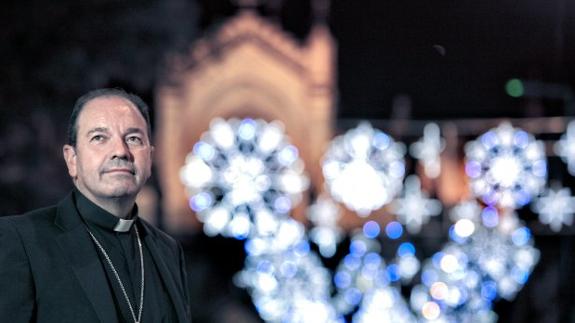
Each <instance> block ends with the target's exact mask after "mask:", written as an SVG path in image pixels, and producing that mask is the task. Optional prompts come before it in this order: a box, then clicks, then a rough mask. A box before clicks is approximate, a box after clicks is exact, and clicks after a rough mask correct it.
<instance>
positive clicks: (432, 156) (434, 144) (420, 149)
mask: <svg viewBox="0 0 575 323" xmlns="http://www.w3.org/2000/svg"><path fill="white" fill-rule="evenodd" d="M444 148H445V140H444V139H442V138H441V136H440V133H439V126H438V125H437V124H435V123H429V124H427V125H425V127H424V128H423V138H421V139H420V140H419V141H417V142H415V143H413V144H412V145H411V146H410V147H409V152H410V154H411V155H412V156H413V157H414V158H416V159H418V160H419V162H420V163H422V164H423V169H424V172H425V175H426V176H427V177H429V178H436V177H437V176H439V173H440V172H441V160H440V154H441V152H442V151H443V149H444Z"/></svg>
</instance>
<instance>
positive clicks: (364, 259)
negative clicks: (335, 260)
mask: <svg viewBox="0 0 575 323" xmlns="http://www.w3.org/2000/svg"><path fill="white" fill-rule="evenodd" d="M379 251H380V246H379V244H378V243H377V242H376V241H375V240H372V239H368V238H366V237H365V236H363V235H361V234H356V235H354V237H353V238H352V241H351V243H350V246H349V253H348V254H347V255H346V256H345V257H344V259H343V260H342V262H341V263H340V264H339V265H338V267H337V269H336V273H335V275H334V277H333V281H334V283H335V286H336V289H337V295H336V296H335V297H334V300H333V303H334V304H335V308H336V310H337V311H338V313H341V314H343V315H345V314H348V313H350V312H351V311H352V310H353V309H354V308H355V307H356V306H358V305H359V304H360V303H361V301H362V299H363V297H364V295H365V294H366V293H368V292H369V291H372V290H373V289H377V288H384V287H386V286H388V285H389V273H388V271H387V266H386V263H385V260H384V259H383V258H382V257H381V255H380V254H379Z"/></svg>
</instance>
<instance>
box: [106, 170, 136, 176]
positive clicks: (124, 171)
mask: <svg viewBox="0 0 575 323" xmlns="http://www.w3.org/2000/svg"><path fill="white" fill-rule="evenodd" d="M104 173H110V174H113V173H124V174H131V175H134V174H135V172H134V170H133V169H131V168H110V169H106V170H105V171H104Z"/></svg>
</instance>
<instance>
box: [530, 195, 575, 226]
mask: <svg viewBox="0 0 575 323" xmlns="http://www.w3.org/2000/svg"><path fill="white" fill-rule="evenodd" d="M531 206H532V209H533V211H535V212H537V213H539V221H540V222H541V223H543V224H548V225H549V226H550V227H551V230H553V231H555V232H559V231H561V227H562V226H563V224H565V225H572V224H573V214H574V213H575V197H573V196H571V190H570V189H569V188H567V187H565V188H557V189H551V188H549V189H547V190H545V192H544V193H543V194H542V196H540V197H539V198H538V199H537V200H536V201H535V203H534V204H532V205H531Z"/></svg>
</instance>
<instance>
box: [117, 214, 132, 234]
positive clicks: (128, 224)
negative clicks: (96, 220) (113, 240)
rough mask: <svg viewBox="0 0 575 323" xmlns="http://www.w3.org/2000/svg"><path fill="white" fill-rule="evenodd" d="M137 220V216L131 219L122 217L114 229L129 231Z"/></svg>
mask: <svg viewBox="0 0 575 323" xmlns="http://www.w3.org/2000/svg"><path fill="white" fill-rule="evenodd" d="M135 220H136V218H135V217H134V218H133V219H130V220H126V219H121V218H120V219H118V223H116V226H115V227H114V231H116V232H128V231H130V229H131V228H132V225H133V224H134V221H135Z"/></svg>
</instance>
